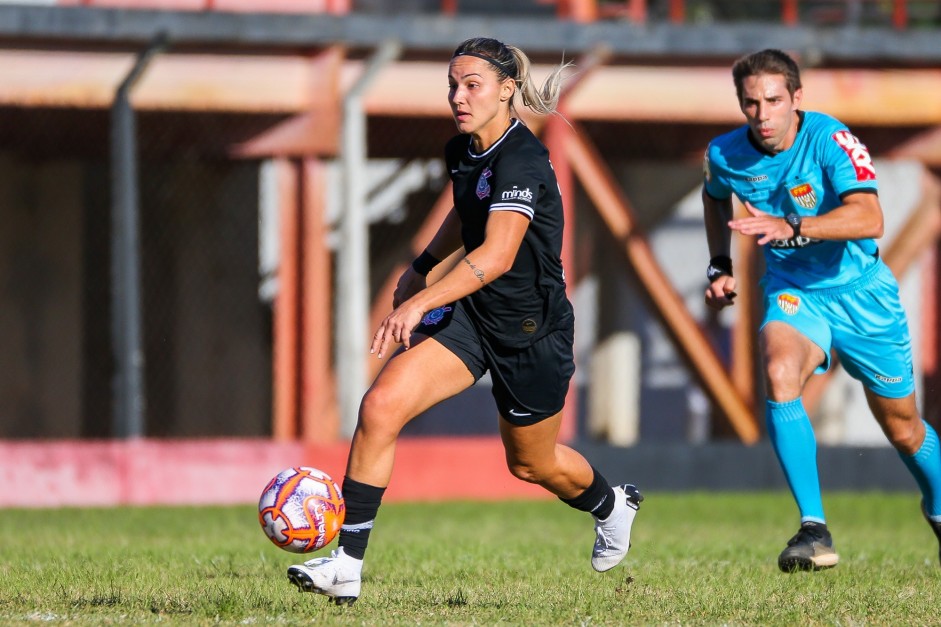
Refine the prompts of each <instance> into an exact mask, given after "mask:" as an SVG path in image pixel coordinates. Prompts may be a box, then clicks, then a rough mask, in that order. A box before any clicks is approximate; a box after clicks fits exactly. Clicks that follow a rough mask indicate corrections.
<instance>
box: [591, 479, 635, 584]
mask: <svg viewBox="0 0 941 627" xmlns="http://www.w3.org/2000/svg"><path fill="white" fill-rule="evenodd" d="M614 498H615V501H614V509H613V510H612V511H611V514H610V515H609V516H608V517H607V518H606V519H604V520H598V519H597V518H595V535H596V536H597V537H596V538H595V548H594V550H593V551H592V552H591V567H592V568H594V569H595V570H597V571H598V572H599V573H603V572H604V571H606V570H611V569H612V568H614V567H615V566H617V565H618V564H620V563H621V560H623V559H624V557H625V556H626V555H627V550H628V549H630V548H631V525H633V524H634V517H635V516H636V515H637V510H638V508H639V507H640V502H641V501H643V500H644V495H643V494H641V493H640V491H639V490H638V489H637V488H636V487H634V486H633V485H631V484H629V483H628V484H624V485H619V486H616V487H615V488H614Z"/></svg>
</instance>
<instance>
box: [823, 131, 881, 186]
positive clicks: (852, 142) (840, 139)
mask: <svg viewBox="0 0 941 627" xmlns="http://www.w3.org/2000/svg"><path fill="white" fill-rule="evenodd" d="M833 140H834V141H835V142H836V143H838V144H839V145H840V148H842V149H843V152H845V153H846V155H847V156H848V157H849V158H850V161H852V162H853V167H854V168H856V180H857V181H874V180H875V179H876V168H875V166H873V165H872V157H871V156H869V149H868V148H866V146H865V145H864V144H863V143H862V142H861V141H859V140H858V139H857V138H856V136H855V135H853V134H852V133H850V132H849V131H837V132H836V133H834V134H833Z"/></svg>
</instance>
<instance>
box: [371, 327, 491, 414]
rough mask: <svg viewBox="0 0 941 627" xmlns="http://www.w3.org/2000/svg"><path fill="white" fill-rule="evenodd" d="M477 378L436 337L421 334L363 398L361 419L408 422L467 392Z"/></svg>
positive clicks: (387, 365) (395, 357)
mask: <svg viewBox="0 0 941 627" xmlns="http://www.w3.org/2000/svg"><path fill="white" fill-rule="evenodd" d="M474 381H475V377H474V375H473V374H471V372H470V370H468V368H467V365H466V364H465V363H464V361H463V360H462V359H461V358H460V357H458V356H457V355H456V354H454V353H453V352H452V351H451V350H449V349H448V348H446V347H445V346H443V345H442V344H441V343H440V342H438V341H436V340H435V339H434V338H430V337H427V336H423V335H419V336H415V339H413V343H412V347H411V348H409V349H408V350H403V349H399V351H398V352H396V353H395V354H394V355H393V357H392V358H391V359H390V360H389V363H387V364H386V366H385V367H384V368H383V369H382V370H381V371H380V372H379V376H377V377H376V380H375V381H374V382H373V384H372V386H371V387H370V388H369V391H368V392H367V393H366V396H365V397H364V399H363V407H362V408H361V410H360V420H361V421H363V420H380V421H386V420H392V421H395V422H397V423H400V424H399V426H403V425H404V424H405V423H406V422H408V421H409V420H411V419H412V418H414V417H415V416H417V415H418V414H420V413H422V412H423V411H425V410H427V409H429V408H431V407H433V406H434V405H437V404H438V403H440V402H441V401H443V400H445V399H447V398H450V397H452V396H454V395H455V394H458V393H460V392H462V391H463V390H466V389H467V388H469V387H470V386H472V385H473V384H474Z"/></svg>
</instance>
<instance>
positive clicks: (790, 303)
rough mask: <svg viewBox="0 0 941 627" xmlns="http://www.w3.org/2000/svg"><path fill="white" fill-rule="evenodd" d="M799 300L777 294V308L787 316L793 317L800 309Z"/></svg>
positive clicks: (791, 296)
mask: <svg viewBox="0 0 941 627" xmlns="http://www.w3.org/2000/svg"><path fill="white" fill-rule="evenodd" d="M800 306H801V299H800V298H799V297H797V296H794V295H793V294H778V308H780V309H781V311H783V312H784V313H786V314H787V315H789V316H793V315H794V314H796V313H797V310H798V309H800Z"/></svg>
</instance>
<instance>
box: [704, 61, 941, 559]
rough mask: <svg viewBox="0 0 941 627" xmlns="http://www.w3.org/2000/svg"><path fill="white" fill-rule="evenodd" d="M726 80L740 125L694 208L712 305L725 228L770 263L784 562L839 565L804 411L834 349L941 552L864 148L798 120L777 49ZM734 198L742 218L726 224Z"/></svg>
mask: <svg viewBox="0 0 941 627" xmlns="http://www.w3.org/2000/svg"><path fill="white" fill-rule="evenodd" d="M732 77H733V80H734V83H735V89H736V92H737V94H738V100H739V105H740V107H741V110H742V113H743V114H744V115H745V119H746V122H747V123H746V124H745V125H744V126H742V127H740V128H738V129H736V130H734V131H731V132H730V133H726V134H725V135H722V136H720V137H718V138H716V139H715V140H713V141H712V143H710V144H709V148H708V150H707V151H706V157H705V162H704V178H705V181H704V185H703V194H702V198H703V206H704V213H705V224H706V238H707V241H708V243H709V252H710V255H711V257H712V259H711V260H710V263H709V266H708V269H707V272H706V274H707V278H708V281H709V287H708V289H707V290H706V304H707V305H709V306H710V307H712V308H715V309H722V308H724V307H727V306H729V305H732V304H733V302H734V301H733V299H734V296H735V279H734V278H733V277H732V260H731V258H730V257H729V244H730V240H731V232H732V231H737V232H739V233H741V234H742V235H746V236H755V237H756V239H757V243H758V244H759V245H760V246H763V247H764V253H765V265H766V273H765V276H764V278H763V279H762V281H761V284H762V287H763V289H764V308H765V314H764V320H763V322H762V325H761V330H760V332H759V344H760V347H761V352H762V358H763V363H764V371H765V384H766V388H767V395H768V398H767V400H766V406H765V412H766V423H767V429H768V437H769V438H770V440H771V443H772V444H773V446H774V450H775V453H776V454H777V456H778V461H779V462H780V464H781V468H782V470H783V471H784V475H785V477H786V478H787V482H788V485H789V486H790V488H791V492H792V494H793V495H794V499H795V500H796V501H797V506H798V509H799V510H800V516H801V527H800V530H799V531H798V532H797V534H796V535H795V536H794V537H793V538H791V539H790V540H789V541H788V543H787V548H785V549H784V551H783V552H782V553H781V555H780V557H779V558H778V566H779V567H780V568H781V570H783V571H785V572H790V571H795V570H817V569H820V568H828V567H831V566H835V565H836V563H837V562H838V561H839V557H838V556H837V553H836V551H835V550H834V548H833V539H832V537H831V535H830V532H829V530H828V529H827V524H826V516H825V515H824V511H823V502H822V499H821V495H820V482H819V479H818V477H817V443H816V440H815V438H814V432H813V428H812V426H811V423H810V419H809V418H808V416H807V412H806V411H805V410H804V407H803V405H802V403H801V394H802V391H803V389H804V385H805V384H806V383H807V380H808V379H809V378H810V376H811V375H812V374H814V373H815V372H817V373H820V372H825V371H826V370H827V368H828V367H829V365H830V350H831V349H833V350H835V352H836V354H837V355H838V356H839V358H840V361H841V363H842V364H843V365H844V367H845V368H846V371H847V372H848V373H849V374H850V375H852V376H853V377H854V378H856V379H858V380H859V381H861V382H862V383H863V386H864V388H865V393H866V399H867V400H868V402H869V407H870V409H871V410H872V412H873V414H874V415H875V418H876V420H877V421H878V422H879V425H880V426H881V427H882V430H883V432H884V433H885V434H886V436H887V437H888V439H889V441H890V442H891V443H892V445H893V446H894V447H895V448H896V450H897V451H898V453H899V456H900V457H901V458H902V461H903V462H904V463H905V465H906V466H907V467H908V469H909V471H910V472H911V473H912V475H913V476H914V477H915V480H916V482H917V483H918V486H919V488H920V489H921V493H922V513H923V514H924V515H925V517H926V518H927V519H928V522H929V523H930V524H931V527H932V529H933V530H934V532H935V535H936V536H937V537H938V540H939V542H941V450H939V445H938V435H937V433H936V432H935V430H934V429H933V428H932V427H931V425H929V424H927V423H926V422H924V421H923V420H922V419H921V417H920V416H919V415H918V409H917V407H916V404H915V392H914V390H915V385H914V379H913V372H912V351H911V339H910V337H909V333H908V324H907V322H906V318H905V312H904V310H903V309H902V306H901V304H900V302H899V296H898V285H897V283H896V281H895V278H894V277H893V276H892V273H891V271H890V270H889V268H888V267H887V266H886V265H885V264H884V263H883V262H882V261H881V260H880V259H879V249H878V247H877V246H876V243H875V241H874V238H878V237H881V236H882V233H883V218H882V207H881V206H880V204H879V197H878V194H877V184H876V171H875V168H874V167H873V164H872V159H871V158H870V156H869V152H868V150H867V149H866V147H865V146H864V145H863V144H862V143H860V141H859V140H858V139H857V138H856V137H855V136H853V134H852V133H850V131H849V130H848V129H847V128H846V126H845V125H843V124H841V123H840V122H839V121H838V120H836V119H834V118H832V117H830V116H827V115H824V114H822V113H815V112H811V111H807V112H805V111H801V110H800V108H799V107H800V104H801V97H802V95H803V92H802V89H801V81H800V70H799V68H798V66H797V64H796V63H795V62H794V60H793V59H791V57H789V56H788V55H787V54H785V53H783V52H781V51H780V50H763V51H761V52H757V53H754V54H751V55H748V56H745V57H743V58H741V59H739V60H738V61H737V62H736V63H735V65H734V66H733V68H732ZM733 194H734V195H735V196H736V197H737V198H738V199H739V200H740V201H741V202H742V203H743V204H744V205H745V209H746V211H747V214H748V215H747V216H745V217H741V218H733V215H732V195H733ZM939 559H941V551H939Z"/></svg>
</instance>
